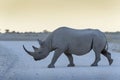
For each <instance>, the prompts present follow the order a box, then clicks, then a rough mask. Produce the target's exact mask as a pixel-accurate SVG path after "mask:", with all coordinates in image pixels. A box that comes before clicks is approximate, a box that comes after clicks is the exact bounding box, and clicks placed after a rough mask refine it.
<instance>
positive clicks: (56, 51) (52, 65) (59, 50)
mask: <svg viewBox="0 0 120 80" xmlns="http://www.w3.org/2000/svg"><path fill="white" fill-rule="evenodd" d="M62 53H63V50H61V49H56V50H55V53H54V56H53V58H52V61H51V63H50V64H49V65H48V68H55V66H54V64H55V62H56V61H57V59H58V58H59V56H60V55H61V54H62Z"/></svg>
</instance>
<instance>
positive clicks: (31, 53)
mask: <svg viewBox="0 0 120 80" xmlns="http://www.w3.org/2000/svg"><path fill="white" fill-rule="evenodd" d="M23 49H24V50H25V52H27V53H28V54H29V55H31V56H33V55H34V52H31V51H28V50H27V49H26V48H25V46H24V45H23Z"/></svg>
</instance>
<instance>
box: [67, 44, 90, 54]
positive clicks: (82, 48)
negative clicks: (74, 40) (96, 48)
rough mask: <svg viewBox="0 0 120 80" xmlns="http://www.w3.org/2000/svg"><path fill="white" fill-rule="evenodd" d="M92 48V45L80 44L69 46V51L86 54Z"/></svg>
mask: <svg viewBox="0 0 120 80" xmlns="http://www.w3.org/2000/svg"><path fill="white" fill-rule="evenodd" d="M90 50H91V45H90V44H88V45H80V46H71V47H69V50H68V51H69V53H70V54H75V55H84V54H87V53H88V52H90Z"/></svg>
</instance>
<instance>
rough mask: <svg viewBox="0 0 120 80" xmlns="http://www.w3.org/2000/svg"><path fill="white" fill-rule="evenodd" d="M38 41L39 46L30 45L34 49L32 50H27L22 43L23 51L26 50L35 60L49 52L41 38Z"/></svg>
mask: <svg viewBox="0 0 120 80" xmlns="http://www.w3.org/2000/svg"><path fill="white" fill-rule="evenodd" d="M38 42H39V44H40V47H39V48H37V47H35V46H32V47H33V49H34V52H32V51H28V50H27V49H26V48H25V46H24V45H23V49H24V50H25V52H27V53H28V54H29V55H31V56H32V57H33V58H34V60H35V61H37V60H41V59H44V58H45V57H46V56H47V55H48V54H49V51H48V48H47V46H46V45H45V42H43V41H41V40H38Z"/></svg>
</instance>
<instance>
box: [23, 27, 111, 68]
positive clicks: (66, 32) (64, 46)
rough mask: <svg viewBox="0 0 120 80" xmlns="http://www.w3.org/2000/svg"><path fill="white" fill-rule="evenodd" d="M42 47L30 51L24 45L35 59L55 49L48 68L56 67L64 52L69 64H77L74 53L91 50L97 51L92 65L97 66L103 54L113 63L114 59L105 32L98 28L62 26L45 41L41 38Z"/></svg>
mask: <svg viewBox="0 0 120 80" xmlns="http://www.w3.org/2000/svg"><path fill="white" fill-rule="evenodd" d="M39 43H40V46H41V47H40V48H38V49H37V48H35V47H33V48H34V52H31V51H28V50H27V49H26V48H25V47H24V45H23V48H24V50H25V51H26V52H27V53H28V54H29V55H31V56H32V57H33V58H34V60H36V61H37V60H41V59H44V58H46V57H47V56H48V55H49V53H50V52H51V51H55V53H54V56H53V58H52V61H51V63H50V64H49V65H48V68H54V67H55V66H54V64H55V62H56V61H57V59H58V58H59V56H60V55H61V54H62V53H64V54H65V55H66V56H67V57H68V60H69V62H70V63H69V64H68V66H69V67H70V66H75V65H74V62H73V56H72V54H75V55H78V56H81V55H84V54H87V53H88V52H90V51H91V50H93V51H94V52H95V61H94V62H93V64H92V65H91V66H97V65H98V62H99V61H100V55H101V54H103V55H104V56H105V57H106V58H107V59H108V61H109V65H111V64H112V62H113V59H112V58H111V54H110V53H109V52H108V49H107V48H108V46H107V44H108V43H107V40H106V37H105V35H104V33H103V32H101V31H100V30H97V29H84V30H76V29H71V28H68V27H61V28H58V29H56V30H55V31H53V32H52V33H51V34H50V35H49V36H48V37H47V38H46V39H45V40H44V41H41V40H39Z"/></svg>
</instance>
